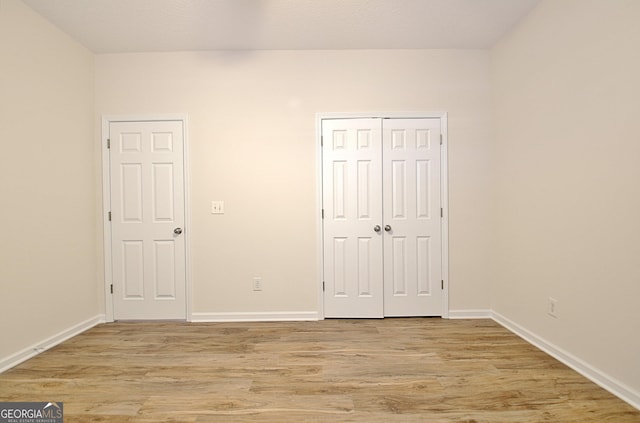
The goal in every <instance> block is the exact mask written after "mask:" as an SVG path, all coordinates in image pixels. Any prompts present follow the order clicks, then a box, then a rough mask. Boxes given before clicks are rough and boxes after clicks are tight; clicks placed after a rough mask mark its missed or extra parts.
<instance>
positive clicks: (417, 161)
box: [382, 119, 443, 316]
mask: <svg viewBox="0 0 640 423" xmlns="http://www.w3.org/2000/svg"><path fill="white" fill-rule="evenodd" d="M440 133H441V131H440V119H385V120H384V123H383V143H382V144H383V148H382V157H383V170H382V174H383V177H382V179H383V183H382V185H383V195H382V196H383V199H384V201H383V210H384V212H383V217H384V228H383V229H384V241H383V245H384V247H383V249H384V315H385V316H441V315H442V312H443V295H442V287H441V280H442V263H441V261H442V254H441V252H442V236H441V214H440V207H441V199H440V186H441V184H440V171H441V169H440V166H441V163H440V157H441V154H440Z"/></svg>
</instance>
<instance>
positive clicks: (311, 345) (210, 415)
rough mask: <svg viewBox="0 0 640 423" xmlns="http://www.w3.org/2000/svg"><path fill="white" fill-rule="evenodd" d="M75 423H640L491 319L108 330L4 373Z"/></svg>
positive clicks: (14, 391) (2, 378)
mask: <svg viewBox="0 0 640 423" xmlns="http://www.w3.org/2000/svg"><path fill="white" fill-rule="evenodd" d="M0 401H63V402H64V413H65V422H66V423H71V422H82V423H87V422H139V423H142V422H191V423H201V422H429V423H444V422H447V423H449V422H457V423H481V422H490V423H500V422H509V423H513V422H554V423H569V422H576V423H577V422H580V423H585V422H598V423H601V422H615V423H625V422H640V411H638V410H636V409H634V408H633V407H631V406H629V405H628V404H626V403H625V402H623V401H621V400H619V399H617V398H616V397H614V396H613V395H611V394H609V393H608V392H607V391H605V390H603V389H601V388H600V387H598V386H597V385H595V384H594V383H592V382H590V381H589V380H587V379H585V378H584V377H582V376H580V375H579V374H578V373H576V372H574V371H572V370H570V369H569V368H567V367H566V366H564V365H563V364H561V363H559V362H558V361H556V360H555V359H553V358H551V357H549V356H548V355H546V354H545V353H543V352H541V351H539V350H538V349H536V348H535V347H533V346H531V345H529V344H527V343H526V342H525V341H523V340H521V339H520V338H518V337H517V336H515V335H513V334H512V333H510V332H509V331H507V330H506V329H504V328H502V327H501V326H499V325H498V324H496V323H495V322H493V321H491V320H442V319H429V318H410V319H404V318H402V319H383V320H324V321H319V322H282V323H280V322H278V323H206V324H204V323H179V322H159V323H151V322H129V323H111V324H104V325H100V326H97V327H95V328H93V329H91V330H89V331H87V332H85V333H83V334H81V335H79V336H77V337H75V338H73V339H70V340H69V341H67V342H64V343H63V344H61V345H59V346H57V347H55V348H52V349H51V350H49V351H46V352H44V353H43V354H40V355H39V356H37V357H35V358H33V359H31V360H29V361H27V362H25V363H23V364H21V365H19V366H17V367H15V368H13V369H11V370H9V371H7V372H5V373H3V374H0Z"/></svg>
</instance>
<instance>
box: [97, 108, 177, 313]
mask: <svg viewBox="0 0 640 423" xmlns="http://www.w3.org/2000/svg"><path fill="white" fill-rule="evenodd" d="M107 130H108V140H109V144H110V148H109V150H108V154H109V165H108V166H109V172H108V173H109V179H108V185H109V191H110V192H109V201H110V204H109V206H110V207H109V208H110V210H109V211H110V218H111V221H110V222H109V223H110V225H109V226H108V229H109V233H105V237H107V236H109V237H110V243H109V244H110V249H111V251H110V254H109V255H108V258H110V263H107V264H106V265H107V266H109V264H110V276H111V284H112V297H111V299H112V307H113V315H112V317H113V319H116V320H118V319H145V320H146V319H185V318H186V316H187V310H186V308H187V307H186V242H185V235H184V231H185V230H186V228H185V223H186V218H185V217H186V214H185V205H186V201H185V172H184V170H185V169H184V166H185V154H184V142H185V139H184V121H182V120H170V121H111V122H109V123H108V126H107ZM106 273H107V274H108V273H109V272H106Z"/></svg>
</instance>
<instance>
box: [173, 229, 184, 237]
mask: <svg viewBox="0 0 640 423" xmlns="http://www.w3.org/2000/svg"><path fill="white" fill-rule="evenodd" d="M173 233H174V234H176V235H180V234H181V233H182V228H175V229H174V230H173Z"/></svg>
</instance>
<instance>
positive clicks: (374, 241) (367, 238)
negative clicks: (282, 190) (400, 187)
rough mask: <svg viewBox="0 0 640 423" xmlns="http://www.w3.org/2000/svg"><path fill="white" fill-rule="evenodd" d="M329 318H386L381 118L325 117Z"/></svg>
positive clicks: (325, 271)
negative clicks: (383, 302) (383, 261)
mask: <svg viewBox="0 0 640 423" xmlns="http://www.w3.org/2000/svg"><path fill="white" fill-rule="evenodd" d="M322 137H323V143H324V147H323V151H324V152H323V199H324V200H323V202H324V205H323V207H324V222H325V225H324V233H323V237H324V240H323V241H324V242H323V245H324V251H323V253H324V282H325V291H324V308H325V316H326V317H382V311H383V309H382V295H383V291H382V234H381V232H375V231H374V227H375V226H376V225H381V224H382V209H381V208H380V203H381V199H382V198H381V197H382V182H381V180H380V176H379V175H380V172H381V171H382V166H381V157H380V148H381V141H382V134H381V132H380V121H379V120H378V119H349V120H336V121H323V124H322Z"/></svg>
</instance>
